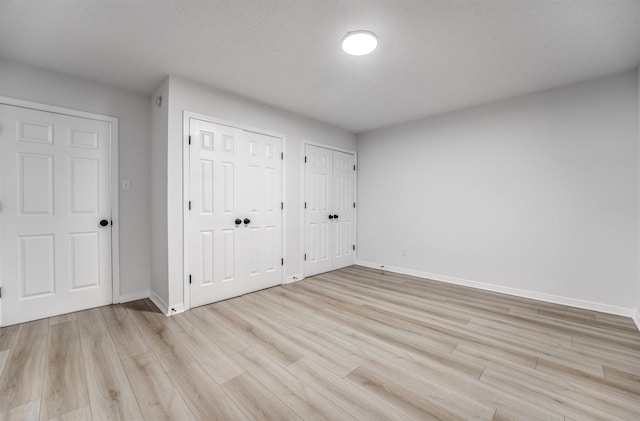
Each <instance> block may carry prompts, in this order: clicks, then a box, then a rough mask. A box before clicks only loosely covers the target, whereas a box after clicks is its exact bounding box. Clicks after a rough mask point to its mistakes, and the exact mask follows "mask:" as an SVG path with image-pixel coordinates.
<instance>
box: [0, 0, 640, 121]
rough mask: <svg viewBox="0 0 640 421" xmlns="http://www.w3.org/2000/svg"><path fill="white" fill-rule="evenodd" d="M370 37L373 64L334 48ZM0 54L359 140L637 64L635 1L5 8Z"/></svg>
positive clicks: (639, 20)
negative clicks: (230, 98) (167, 83)
mask: <svg viewBox="0 0 640 421" xmlns="http://www.w3.org/2000/svg"><path fill="white" fill-rule="evenodd" d="M357 29H368V30H371V31H373V32H375V33H376V34H377V35H378V38H379V46H378V49H377V50H376V51H375V52H374V53H373V54H371V55H369V56H364V57H353V56H348V55H346V54H344V53H343V52H342V51H341V49H340V41H341V39H342V37H343V35H344V34H345V33H346V32H348V31H352V30H357ZM0 57H2V58H6V59H9V60H15V61H19V62H22V63H27V64H32V65H35V66H38V67H42V68H46V69H50V70H54V71H57V72H61V73H66V74H70V75H74V76H78V77H81V78H85V79H89V80H93V81H96V82H100V83H104V84H108V85H112V86H118V87H122V88H126V89H132V90H136V91H138V92H143V93H147V94H148V93H151V92H153V90H154V89H155V87H156V86H157V85H158V84H159V83H160V81H161V80H162V78H163V77H164V76H165V75H167V74H174V75H178V76H183V77H186V78H189V79H192V80H195V81H198V82H202V83H206V84H208V85H211V86H215V87H217V88H221V89H224V90H227V91H230V92H234V93H237V94H240V95H243V96H245V97H248V98H252V99H254V100H257V101H261V102H264V103H267V104H271V105H275V106H278V107H281V108H284V109H287V110H290V111H293V112H296V113H299V114H303V115H307V116H309V117H313V118H316V119H318V120H321V121H325V122H328V123H331V124H334V125H336V126H339V127H342V128H344V129H347V130H349V131H352V132H363V131H368V130H372V129H376V128H379V127H383V126H387V125H392V124H396V123H399V122H403V121H407V120H412V119H415V118H419V117H423V116H426V115H431V114H437V113H442V112H446V111H450V110H453V109H458V108H463V107H467V106H471V105H476V104H481V103H486V102H491V101H495V100H499V99H503V98H508V97H512V96H516V95H521V94H525V93H529V92H534V91H538V90H542V89H547V88H551V87H555V86H559V85H563V84H567V83H572V82H577V81H581V80H587V79H591V78H595V77H598V76H603V75H606V74H611V73H615V72H622V71H624V70H628V69H631V68H633V67H636V66H638V65H639V64H640V0H528V1H525V0H491V1H489V0H486V1H484V0H465V1H462V0H448V1H444V0H442V1H437V0H436V1H427V0H424V1H406V0H397V1H344V0H334V1H329V0H316V1H284V0H263V1H245V0H237V1H160V0H156V1H148V0H135V1H134V0H128V1H120V0H102V1H85V0H65V1H56V0H46V1H45V0H39V1H31V0H15V1H7V0H0Z"/></svg>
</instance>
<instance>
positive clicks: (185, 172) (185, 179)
mask: <svg viewBox="0 0 640 421" xmlns="http://www.w3.org/2000/svg"><path fill="white" fill-rule="evenodd" d="M192 118H195V119H198V120H204V121H208V122H210V123H214V124H221V125H223V126H230V127H235V128H237V129H241V130H245V131H248V132H254V133H259V134H264V135H267V136H273V137H277V138H279V139H280V140H281V141H282V153H283V159H282V164H281V165H282V168H281V176H282V179H281V180H280V186H281V192H282V202H283V203H285V204H286V203H287V197H286V196H287V193H286V192H287V190H286V189H285V180H286V165H285V164H286V162H287V154H286V153H285V151H286V145H287V138H286V136H285V135H283V134H282V133H277V132H272V131H270V130H264V129H259V128H256V127H253V126H248V125H246V124H238V123H234V122H231V121H228V120H222V119H219V118H216V117H211V116H208V115H205V114H200V113H196V112H193V111H187V110H184V111H183V113H182V250H183V253H182V272H183V273H182V279H183V297H184V299H183V302H184V310H185V311H186V310H189V309H190V308H191V286H190V284H189V273H190V269H191V263H190V262H191V251H190V241H189V235H190V234H191V231H190V228H191V224H190V223H189V218H187V215H188V212H189V197H188V193H189V190H190V188H191V179H190V175H191V172H190V170H191V167H190V162H189V155H190V154H189V133H190V125H189V120H190V119H192ZM286 212H287V207H286V206H284V208H283V209H282V212H281V213H280V224H281V227H282V230H281V232H280V235H281V236H282V239H281V242H280V244H281V250H280V253H281V255H282V258H283V259H284V264H283V265H282V273H281V274H280V284H281V285H282V284H283V283H284V279H285V277H284V274H285V268H286V267H287V257H286V256H285V250H286V249H287V248H286V244H285V241H286V238H287V236H286V235H285V234H286V223H285V221H286V218H285V216H286Z"/></svg>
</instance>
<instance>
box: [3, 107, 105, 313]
mask: <svg viewBox="0 0 640 421" xmlns="http://www.w3.org/2000/svg"><path fill="white" fill-rule="evenodd" d="M110 153H111V125H110V124H109V123H107V122H103V121H97V120H91V119H85V118H79V117H72V116H67V115H62V114H57V113H50V112H44V111H37V110H32V109H28V108H22V107H14V106H8V105H0V154H1V161H0V162H1V165H2V181H1V188H2V190H1V194H2V197H1V200H2V209H1V213H0V216H1V219H0V223H1V228H0V229H1V232H2V236H1V238H2V240H1V252H2V254H1V259H2V262H1V264H2V265H1V269H0V276H1V282H2V322H3V325H11V324H15V323H21V322H25V321H29V320H36V319H40V318H44V317H49V316H53V315H57V314H63V313H69V312H73V311H78V310H82V309H86V308H90V307H97V306H101V305H105V304H110V303H111V301H112V278H111V224H110V220H111V185H110V177H111V165H110ZM103 219H105V220H106V221H107V225H106V226H101V225H100V221H101V220H103Z"/></svg>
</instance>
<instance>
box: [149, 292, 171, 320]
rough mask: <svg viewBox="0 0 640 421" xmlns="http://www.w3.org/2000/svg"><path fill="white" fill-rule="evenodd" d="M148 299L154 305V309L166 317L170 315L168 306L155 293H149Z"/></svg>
mask: <svg viewBox="0 0 640 421" xmlns="http://www.w3.org/2000/svg"><path fill="white" fill-rule="evenodd" d="M149 299H150V300H151V302H153V304H155V305H156V307H158V310H160V312H161V313H162V314H165V315H167V316H169V315H170V313H169V306H168V305H167V304H166V303H165V302H164V301H163V300H162V298H160V297H158V295H157V294H156V293H155V292H153V291H151V294H149Z"/></svg>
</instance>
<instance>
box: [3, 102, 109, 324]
mask: <svg viewBox="0 0 640 421" xmlns="http://www.w3.org/2000/svg"><path fill="white" fill-rule="evenodd" d="M0 105H9V106H12V107H19V108H27V109H30V110H35V111H44V112H48V113H55V114H62V115H67V116H70V117H79V118H85V119H89V120H97V121H102V122H105V123H109V125H110V127H111V133H110V134H111V145H110V146H111V148H110V150H111V157H110V161H111V162H110V163H111V169H110V173H111V178H110V180H109V181H110V183H111V221H112V225H111V300H112V303H114V304H115V303H119V302H120V218H119V192H120V190H119V186H120V175H119V171H118V139H119V138H118V132H119V130H118V122H119V119H118V117H113V116H108V115H103V114H96V113H90V112H87V111H81V110H75V109H73V108H65V107H60V106H57V105H49V104H42V103H39V102H33V101H26V100H23V99H18V98H12V97H6V96H0ZM1 171H2V169H1V168H0V174H1V173H2V172H1ZM1 221H2V214H1V213H0V222H1ZM0 229H1V224H0ZM0 260H1V257H0ZM1 263H2V262H1V261H0V264H1ZM0 286H2V278H1V277H0ZM0 326H2V300H1V299H0Z"/></svg>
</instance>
